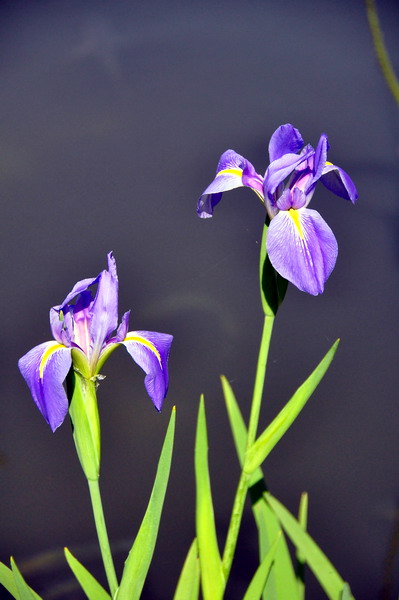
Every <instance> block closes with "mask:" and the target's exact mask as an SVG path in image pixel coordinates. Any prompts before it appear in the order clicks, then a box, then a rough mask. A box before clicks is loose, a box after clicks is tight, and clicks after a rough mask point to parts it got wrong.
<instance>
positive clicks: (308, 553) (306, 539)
mask: <svg viewBox="0 0 399 600" xmlns="http://www.w3.org/2000/svg"><path fill="white" fill-rule="evenodd" d="M265 499H266V501H267V503H268V504H269V505H270V507H271V508H272V510H273V512H274V513H275V514H276V516H277V518H278V519H279V521H280V523H281V525H282V526H283V529H284V530H285V532H286V533H287V535H288V537H289V538H290V539H291V541H292V542H293V543H294V545H295V546H296V547H297V549H298V551H299V552H300V553H301V554H302V556H303V557H304V558H305V560H306V563H307V564H308V565H309V567H310V569H311V570H312V571H313V573H314V575H315V577H316V578H317V579H318V581H319V583H320V585H321V586H322V588H323V589H324V591H325V593H326V594H327V596H328V598H330V600H342V594H343V592H344V590H345V582H344V581H343V579H342V578H341V577H340V575H339V574H338V572H337V571H336V570H335V568H334V567H333V565H332V564H331V562H330V561H329V560H328V558H327V557H326V555H325V554H324V553H323V552H322V551H321V550H320V548H319V547H318V545H317V544H316V543H315V541H314V540H313V539H312V538H311V537H310V535H309V534H308V533H307V532H306V531H304V530H303V528H302V526H301V524H300V523H299V522H298V521H297V520H296V519H295V518H294V517H293V516H292V514H291V513H290V512H289V511H288V510H287V509H286V508H285V507H284V506H283V505H282V504H281V503H280V502H279V501H278V500H277V499H276V498H274V497H273V496H272V495H271V494H270V493H265ZM345 593H347V591H345ZM344 597H345V596H344ZM349 598H352V597H351V596H349Z"/></svg>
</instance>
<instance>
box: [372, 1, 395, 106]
mask: <svg viewBox="0 0 399 600" xmlns="http://www.w3.org/2000/svg"><path fill="white" fill-rule="evenodd" d="M366 9H367V18H368V21H369V26H370V31H371V35H372V36H373V42H374V48H375V52H376V54H377V58H378V61H379V63H380V67H381V71H382V73H383V75H384V77H385V81H386V83H387V86H388V88H389V90H390V92H391V94H392V96H393V97H394V98H395V100H396V102H397V103H398V104H399V81H398V79H397V77H396V75H395V71H394V70H393V66H392V63H391V59H390V58H389V53H388V50H387V47H386V45H385V42H384V37H383V34H382V31H381V25H380V21H379V18H378V13H377V5H376V2H375V0H366Z"/></svg>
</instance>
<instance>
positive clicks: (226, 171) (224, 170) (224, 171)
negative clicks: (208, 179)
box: [216, 169, 242, 177]
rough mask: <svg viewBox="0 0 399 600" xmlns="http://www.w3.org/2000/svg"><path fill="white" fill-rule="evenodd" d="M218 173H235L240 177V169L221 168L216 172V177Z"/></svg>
mask: <svg viewBox="0 0 399 600" xmlns="http://www.w3.org/2000/svg"><path fill="white" fill-rule="evenodd" d="M219 175H237V177H241V175H242V169H223V170H222V171H219V173H217V174H216V177H219Z"/></svg>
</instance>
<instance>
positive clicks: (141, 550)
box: [116, 407, 176, 600]
mask: <svg viewBox="0 0 399 600" xmlns="http://www.w3.org/2000/svg"><path fill="white" fill-rule="evenodd" d="M175 421H176V409H175V407H173V410H172V415H171V417H170V421H169V426H168V430H167V432H166V436H165V441H164V444H163V447H162V452H161V456H160V458H159V462H158V468H157V474H156V476H155V481H154V485H153V488H152V492H151V497H150V501H149V503H148V507H147V510H146V513H145V515H144V519H143V521H142V523H141V526H140V529H139V532H138V534H137V536H136V539H135V541H134V544H133V546H132V548H131V550H130V552H129V556H128V557H127V559H126V562H125V567H124V570H123V575H122V580H121V583H120V587H119V589H118V592H117V594H116V598H117V600H138V598H140V595H141V592H142V589H143V586H144V582H145V579H146V576H147V572H148V569H149V567H150V563H151V559H152V555H153V553H154V548H155V542H156V539H157V535H158V529H159V522H160V519H161V513H162V507H163V503H164V499H165V494H166V488H167V485H168V480H169V473H170V465H171V461H172V451H173V439H174V433H175Z"/></svg>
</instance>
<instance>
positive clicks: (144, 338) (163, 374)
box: [121, 331, 173, 410]
mask: <svg viewBox="0 0 399 600" xmlns="http://www.w3.org/2000/svg"><path fill="white" fill-rule="evenodd" d="M172 340H173V336H171V335H168V334H167V333H156V332H154V331H129V333H128V334H127V336H126V338H125V339H124V340H123V341H122V342H121V343H122V344H123V345H124V346H126V349H127V351H128V352H129V354H130V356H131V357H132V358H133V360H134V361H135V362H136V363H137V364H138V365H139V366H140V367H141V368H142V369H143V370H144V371H145V373H146V377H145V380H144V384H145V387H146V390H147V393H148V395H149V396H150V398H151V400H152V401H153V403H154V406H155V408H156V409H157V410H161V408H162V403H163V401H164V399H165V397H166V394H167V392H168V384H169V376H168V358H169V352H170V346H171V343H172Z"/></svg>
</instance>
